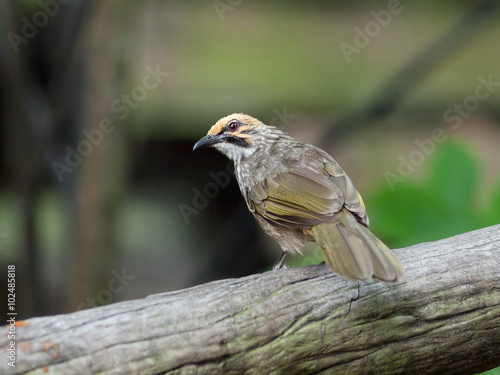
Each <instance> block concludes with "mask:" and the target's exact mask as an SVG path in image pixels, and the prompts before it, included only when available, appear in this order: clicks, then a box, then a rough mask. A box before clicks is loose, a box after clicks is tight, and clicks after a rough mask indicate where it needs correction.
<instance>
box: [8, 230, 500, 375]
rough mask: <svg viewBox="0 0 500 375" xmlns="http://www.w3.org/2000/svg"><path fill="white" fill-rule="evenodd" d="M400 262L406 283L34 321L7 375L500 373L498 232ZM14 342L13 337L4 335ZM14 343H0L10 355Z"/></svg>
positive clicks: (319, 282) (195, 293) (182, 300)
mask: <svg viewBox="0 0 500 375" xmlns="http://www.w3.org/2000/svg"><path fill="white" fill-rule="evenodd" d="M395 253H396V254H397V255H398V257H399V258H400V259H401V261H402V262H403V264H405V266H406V275H407V276H406V278H407V281H406V282H403V283H401V284H397V285H391V284H383V283H380V282H375V281H374V282H368V283H365V284H362V285H359V287H358V284H356V283H352V282H347V281H345V280H343V279H341V278H340V277H338V276H335V275H334V274H332V273H330V271H329V270H328V269H327V268H326V267H325V265H323V264H321V265H316V266H310V267H302V268H293V269H284V270H279V271H274V272H265V273H263V274H258V275H251V276H248V277H244V278H241V279H229V280H220V281H215V282H211V283H208V284H204V285H200V286H197V287H193V288H189V289H185V290H180V291H177V292H172V293H164V294H157V295H153V296H149V297H147V298H145V299H143V300H136V301H128V302H122V303H117V304H112V305H109V306H105V307H98V308H94V309H90V310H85V311H80V312H76V313H72V314H67V315H59V316H49V317H41V318H33V319H29V320H26V321H24V322H22V323H21V324H19V322H18V326H17V327H16V363H15V364H16V367H15V368H11V367H9V366H8V365H7V362H8V360H6V359H5V356H4V355H3V356H2V357H3V359H2V360H0V372H1V373H2V374H4V373H5V374H25V373H35V374H45V373H48V374H64V375H68V374H86V373H109V374H164V373H166V374H207V373H209V374H215V373H228V374H313V373H335V374H344V373H353V374H401V373H405V374H452V373H454V374H456V373H460V374H473V373H477V372H480V371H485V370H487V369H490V368H493V367H495V366H500V225H497V226H494V227H490V228H485V229H481V230H477V231H474V232H471V233H467V234H463V235H460V236H456V237H452V238H448V239H444V240H441V241H437V242H433V243H424V244H420V245H416V246H412V247H408V248H404V249H399V250H396V251H395ZM2 331H3V332H4V333H5V332H6V331H7V329H6V327H3V328H2ZM8 341H9V340H7V335H6V334H2V335H1V336H0V347H1V349H2V353H5V351H4V348H5V347H6V346H7V342H8Z"/></svg>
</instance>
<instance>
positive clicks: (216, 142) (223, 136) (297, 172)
mask: <svg viewBox="0 0 500 375" xmlns="http://www.w3.org/2000/svg"><path fill="white" fill-rule="evenodd" d="M204 146H211V147H214V148H216V149H217V150H219V151H220V152H222V153H223V154H224V155H226V156H227V157H228V158H229V159H231V160H232V161H233V162H234V167H235V176H236V179H237V181H238V185H239V187H240V190H241V193H242V194H243V197H244V198H245V201H246V203H247V206H248V209H249V210H250V212H252V214H253V215H254V216H255V218H256V219H257V222H258V223H259V224H260V226H261V227H262V229H264V231H265V232H266V233H267V234H268V235H270V236H271V237H272V238H274V239H275V240H276V241H277V242H278V243H279V245H280V246H281V249H282V253H281V255H280V257H279V259H278V260H277V261H276V263H275V265H274V267H273V268H274V269H278V268H280V267H281V263H282V262H283V259H284V258H285V255H286V254H287V253H291V254H302V252H301V248H302V246H303V245H304V244H305V243H307V242H311V241H315V242H317V243H318V245H319V246H320V247H321V249H322V250H323V254H324V258H325V262H326V264H327V265H328V267H329V268H330V269H331V270H332V271H333V272H335V273H337V274H339V275H341V276H343V277H344V278H346V279H348V280H353V281H360V280H366V279H368V278H372V277H373V278H375V279H378V280H382V281H389V282H399V281H402V280H403V278H404V267H403V265H402V264H401V262H400V261H399V260H398V259H397V258H396V256H395V255H394V254H393V253H392V252H391V250H389V248H388V247H387V246H386V245H384V243H382V241H380V240H379V239H378V238H377V237H375V235H373V233H371V232H370V231H369V230H368V217H367V215H366V209H365V205H364V203H363V199H362V198H361V196H360V194H359V193H358V191H357V190H356V188H355V187H354V185H353V183H352V182H351V180H350V178H349V177H348V176H347V175H346V174H345V172H344V171H343V170H342V168H340V166H339V165H338V164H337V162H336V161H335V160H334V159H333V158H332V157H331V156H330V155H328V154H327V153H326V152H325V151H323V150H321V149H319V148H317V147H315V146H312V145H308V144H304V143H302V142H299V141H297V140H295V139H294V138H292V137H291V136H289V135H288V134H287V133H285V132H283V131H281V130H279V129H277V128H275V127H273V126H267V125H264V124H263V123H262V122H260V121H259V120H257V119H255V118H253V117H251V116H248V115H245V114H241V113H235V114H232V115H229V116H226V117H223V118H222V119H220V120H219V121H217V123H216V124H215V125H214V126H212V128H211V129H210V130H209V132H208V134H207V135H206V136H205V137H203V138H202V139H200V140H199V141H198V142H197V143H196V144H195V145H194V148H193V150H194V149H197V148H199V147H204Z"/></svg>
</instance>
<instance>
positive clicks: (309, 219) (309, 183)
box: [247, 166, 344, 229]
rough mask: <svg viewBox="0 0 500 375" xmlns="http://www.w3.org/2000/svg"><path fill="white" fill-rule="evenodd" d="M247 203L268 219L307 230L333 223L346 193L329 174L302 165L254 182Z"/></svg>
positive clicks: (342, 204) (253, 210)
mask: <svg viewBox="0 0 500 375" xmlns="http://www.w3.org/2000/svg"><path fill="white" fill-rule="evenodd" d="M247 204H248V207H249V208H250V210H251V211H252V212H255V213H258V214H260V215H262V217H264V218H265V219H266V220H269V221H271V222H274V223H276V224H279V225H283V226H287V227H292V228H298V229H306V228H309V227H311V226H313V225H318V224H325V223H330V222H333V221H334V220H335V214H336V213H337V212H338V211H339V210H340V209H341V208H342V207H343V206H344V193H343V192H342V190H341V189H340V188H339V187H338V186H337V185H336V184H335V183H334V182H333V181H331V180H330V179H329V178H328V177H327V176H324V175H322V174H319V173H317V172H315V171H313V170H311V169H309V168H307V167H304V166H301V167H297V168H295V169H292V170H291V171H288V172H283V173H279V174H277V175H274V176H271V177H267V178H265V179H264V180H263V181H261V182H258V183H256V184H255V185H253V186H252V187H251V188H250V189H249V191H248V194H247Z"/></svg>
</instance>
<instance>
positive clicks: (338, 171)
mask: <svg viewBox="0 0 500 375" xmlns="http://www.w3.org/2000/svg"><path fill="white" fill-rule="evenodd" d="M325 170H326V171H327V172H328V174H329V179H330V181H332V182H333V183H334V184H335V185H336V186H337V187H338V188H339V189H340V190H341V191H342V194H343V196H344V206H345V208H347V209H348V210H349V211H351V212H352V213H353V214H355V215H356V217H357V219H358V221H359V222H360V223H362V224H363V225H365V226H366V227H368V216H367V215H366V208H365V204H364V202H363V198H361V195H360V194H359V193H358V191H357V190H356V188H355V187H354V184H353V183H352V181H351V179H350V178H349V176H347V174H346V173H345V172H344V170H343V169H342V168H340V165H338V164H337V162H336V161H335V160H332V161H330V162H327V163H325Z"/></svg>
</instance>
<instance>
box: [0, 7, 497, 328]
mask: <svg viewBox="0 0 500 375" xmlns="http://www.w3.org/2000/svg"><path fill="white" fill-rule="evenodd" d="M497 3H498V2H497V1H451V0H450V1H441V2H439V3H436V2H424V1H409V0H408V1H407V0H402V1H401V2H397V1H358V2H355V3H354V2H348V1H341V2H335V4H334V3H333V2H327V1H312V2H307V3H305V2H299V1H277V0H276V1H267V2H264V1H243V0H231V1H229V0H220V1H218V0H216V1H184V2H174V1H141V2H132V1H121V2H118V1H97V0H94V1H83V0H73V1H68V0H64V1H63V0H45V1H28V0H24V1H2V2H1V3H0V34H2V35H3V37H2V41H1V44H0V87H1V92H0V118H1V121H0V132H1V133H0V134H1V137H0V143H1V146H0V270H3V271H1V272H0V282H1V283H2V285H4V284H6V280H7V265H9V264H15V265H16V273H17V285H16V296H17V301H16V303H17V304H16V308H17V311H18V313H19V318H28V317H31V316H40V315H48V314H57V313H65V312H71V311H75V310H78V309H82V308H88V307H92V306H98V305H104V304H108V303H112V302H117V301H122V300H128V299H135V298H144V297H146V296H148V295H150V294H153V293H160V292H167V291H172V290H177V289H181V288H186V287H189V286H193V285H197V284H200V283H204V282H209V281H211V280H216V279H221V278H228V277H241V276H244V275H249V274H252V273H256V272H263V271H265V270H269V269H270V268H271V266H272V264H273V263H274V261H275V260H276V258H277V257H278V255H279V252H280V250H279V247H278V245H276V244H275V243H274V242H273V241H272V240H270V239H269V238H267V237H266V236H265V235H264V233H263V232H262V231H261V230H260V229H259V228H258V227H257V224H256V222H255V221H254V219H253V217H252V216H251V214H250V213H249V212H248V211H247V208H246V205H245V203H244V201H243V199H242V197H241V196H240V192H239V189H238V187H237V184H236V181H235V180H234V176H232V175H231V173H232V169H231V165H230V164H228V161H227V160H226V159H225V158H224V157H223V156H222V155H220V154H218V153H217V152H216V151H214V150H210V149H209V150H197V151H196V152H193V151H192V147H193V144H194V143H195V141H196V140H198V139H199V138H201V137H202V136H204V135H205V134H206V132H207V131H208V129H209V128H210V127H211V126H212V125H213V124H214V123H215V122H216V121H217V120H218V119H219V118H220V117H223V116H225V115H227V114H230V113H233V112H244V113H248V114H250V115H252V116H254V117H257V118H259V119H260V120H262V121H263V122H264V123H267V124H271V125H274V126H278V127H280V128H281V129H283V130H285V131H287V132H289V133H290V134H291V135H292V136H294V137H295V138H297V139H299V140H301V141H303V142H307V143H312V144H315V145H318V146H320V147H322V148H324V149H325V150H327V151H328V152H329V153H330V154H331V155H332V156H334V158H335V159H336V160H337V161H338V162H339V163H340V165H341V166H342V167H343V168H344V169H345V170H346V171H347V173H348V174H349V175H350V177H351V179H352V180H353V181H354V183H355V185H356V187H357V188H358V190H359V191H360V192H361V194H362V195H363V197H364V198H365V203H366V205H367V209H368V214H369V216H370V220H371V228H372V230H373V231H374V232H375V233H376V234H377V235H378V236H379V237H380V238H381V239H382V240H383V241H385V242H386V243H387V244H388V245H389V246H390V247H392V248H399V247H403V246H408V245H412V244H416V243H419V242H424V241H433V240H437V239H441V238H445V237H449V236H453V235H456V234H460V233H463V232H467V231H470V230H474V229H478V228H482V227H486V226H489V225H493V224H498V223H500V173H499V172H500V147H499V146H500V69H499V67H500V64H499V63H500V39H499V35H500V22H499V21H500V17H499V11H498V6H497ZM228 177H230V179H228ZM228 181H229V182H228ZM306 254H307V256H306V257H303V258H300V257H298V258H288V259H287V263H289V264H290V265H293V266H303V265H307V264H314V263H318V262H321V261H322V257H321V253H320V252H319V251H318V250H317V249H316V248H315V247H314V246H308V250H307V253H306ZM6 293H7V292H6V288H2V289H1V291H0V294H1V299H2V300H3V301H5V300H6V299H7V296H6ZM5 308H6V306H4V304H2V306H1V307H0V309H5Z"/></svg>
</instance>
